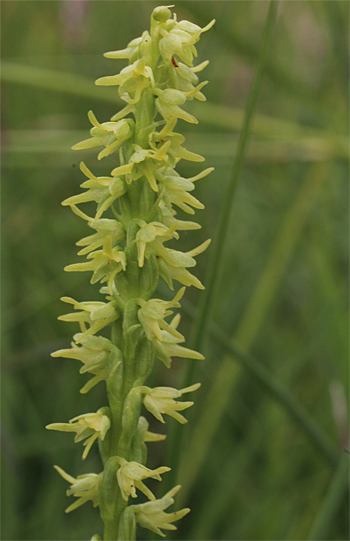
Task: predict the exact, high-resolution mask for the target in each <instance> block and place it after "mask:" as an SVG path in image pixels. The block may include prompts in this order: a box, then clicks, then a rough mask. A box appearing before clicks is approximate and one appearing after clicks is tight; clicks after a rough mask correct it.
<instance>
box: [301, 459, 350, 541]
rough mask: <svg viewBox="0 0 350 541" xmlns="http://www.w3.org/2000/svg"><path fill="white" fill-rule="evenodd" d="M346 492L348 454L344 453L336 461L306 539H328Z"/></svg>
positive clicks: (316, 540) (312, 540)
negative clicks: (336, 463) (326, 489)
mask: <svg viewBox="0 0 350 541" xmlns="http://www.w3.org/2000/svg"><path fill="white" fill-rule="evenodd" d="M348 492H349V456H348V455H344V456H343V457H342V458H341V460H339V462H338V467H337V469H336V471H335V473H334V475H333V478H332V480H331V482H330V485H329V488H328V491H327V494H326V496H325V498H324V500H323V503H322V505H321V507H320V509H319V512H318V514H317V517H316V520H315V522H314V524H313V526H312V528H311V533H310V536H309V537H308V539H310V540H311V541H320V540H322V539H329V537H328V534H329V530H330V528H331V525H332V524H333V523H334V519H335V517H336V514H337V512H338V510H339V507H340V505H341V503H342V502H343V499H344V498H345V495H346V493H348Z"/></svg>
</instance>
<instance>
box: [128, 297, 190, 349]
mask: <svg viewBox="0 0 350 541" xmlns="http://www.w3.org/2000/svg"><path fill="white" fill-rule="evenodd" d="M184 293H185V288H184V287H182V288H181V289H180V290H179V291H178V292H177V294H176V295H175V297H174V298H173V300H172V301H163V300H161V299H151V300H149V301H145V300H143V299H139V305H140V306H141V308H140V310H139V311H138V316H139V320H140V323H141V324H142V326H143V328H144V330H145V333H146V336H147V338H148V339H149V340H152V339H153V337H156V338H158V340H160V341H162V340H163V335H162V331H161V329H164V330H166V331H168V332H169V333H170V334H172V335H173V336H175V337H176V338H180V339H181V338H183V336H182V334H180V333H179V332H178V331H177V330H176V329H174V328H173V327H171V326H170V325H169V323H167V322H166V321H164V318H165V317H167V316H170V315H171V314H172V312H171V311H169V308H171V307H173V306H176V307H178V306H180V305H179V303H178V301H179V300H180V299H181V297H182V296H183V294H184Z"/></svg>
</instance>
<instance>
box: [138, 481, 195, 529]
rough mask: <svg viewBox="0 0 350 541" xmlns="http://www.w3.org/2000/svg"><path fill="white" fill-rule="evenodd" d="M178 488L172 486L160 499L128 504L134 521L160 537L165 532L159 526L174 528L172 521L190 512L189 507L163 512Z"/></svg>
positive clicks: (171, 501) (172, 501) (170, 503)
mask: <svg viewBox="0 0 350 541" xmlns="http://www.w3.org/2000/svg"><path fill="white" fill-rule="evenodd" d="M180 488H181V486H180V485H178V486H177V487H174V488H173V489H172V490H170V491H169V492H168V493H167V494H165V496H163V498H161V499H160V500H155V501H153V502H146V503H141V504H139V505H132V506H130V511H133V512H134V514H135V518H136V521H137V522H138V523H139V524H140V526H143V528H147V529H148V530H151V531H152V532H155V533H157V534H158V535H160V536H162V537H165V534H164V533H163V532H162V531H161V529H160V528H163V530H176V526H174V525H173V522H175V521H176V520H180V518H182V517H184V516H185V515H187V513H189V512H190V509H188V508H187V509H181V510H180V511H175V512H174V513H164V509H167V508H168V507H170V505H172V504H173V503H174V499H173V496H175V494H176V493H177V492H178V491H179V490H180Z"/></svg>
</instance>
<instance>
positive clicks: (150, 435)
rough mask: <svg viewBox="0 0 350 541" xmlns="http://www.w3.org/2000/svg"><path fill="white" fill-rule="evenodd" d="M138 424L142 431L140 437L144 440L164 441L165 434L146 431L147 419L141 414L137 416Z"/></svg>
mask: <svg viewBox="0 0 350 541" xmlns="http://www.w3.org/2000/svg"><path fill="white" fill-rule="evenodd" d="M138 426H139V429H140V430H141V432H142V438H143V441H144V442H147V441H164V440H165V438H166V435H165V434H155V433H154V432H149V431H148V427H149V422H148V421H147V419H145V418H144V417H142V415H141V417H140V418H139V424H138Z"/></svg>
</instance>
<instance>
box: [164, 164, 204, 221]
mask: <svg viewBox="0 0 350 541" xmlns="http://www.w3.org/2000/svg"><path fill="white" fill-rule="evenodd" d="M213 170H214V168H213V167H208V169H205V170H204V171H202V172H201V173H199V174H198V175H196V176H195V177H191V178H183V177H181V176H180V175H179V174H178V173H177V172H176V171H174V170H173V169H171V168H170V167H163V168H162V169H160V170H159V171H157V172H156V175H155V176H156V179H157V181H158V183H159V185H160V187H161V188H162V199H163V201H164V203H165V205H166V206H168V207H171V204H174V205H176V206H178V207H179V208H181V209H182V210H184V211H185V212H187V213H188V214H194V210H193V209H192V208H191V207H194V208H196V209H203V208H204V205H203V204H202V203H201V202H200V201H198V199H196V198H195V197H193V195H191V194H190V193H188V192H191V191H192V190H194V188H195V186H194V184H193V183H194V182H195V181H196V180H199V179H200V178H203V177H205V176H207V175H209V174H210V173H211V172H212V171H213Z"/></svg>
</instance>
